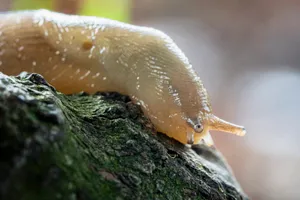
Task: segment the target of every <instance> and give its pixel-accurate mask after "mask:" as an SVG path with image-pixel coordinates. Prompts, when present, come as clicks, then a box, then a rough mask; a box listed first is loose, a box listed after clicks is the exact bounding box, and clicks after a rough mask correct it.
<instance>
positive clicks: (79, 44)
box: [0, 10, 245, 145]
mask: <svg viewBox="0 0 300 200" xmlns="http://www.w3.org/2000/svg"><path fill="white" fill-rule="evenodd" d="M0 71H1V72H3V73H5V74H8V75H17V74H19V73H20V72H22V71H27V72H34V73H39V74H41V75H43V76H44V77H45V79H46V80H47V81H48V82H49V83H50V84H52V85H53V86H54V87H55V88H57V90H59V91H60V92H63V93H66V94H70V93H75V92H80V91H85V92H88V93H95V92H97V91H115V92H119V93H121V94H124V95H128V96H130V98H131V99H132V100H133V101H134V102H135V103H137V104H140V105H141V107H142V109H143V112H144V113H145V115H146V116H147V117H149V119H150V120H151V122H152V123H153V125H154V126H155V128H156V130H157V131H159V132H162V133H165V134H167V135H168V136H169V137H172V138H175V139H176V140H178V141H180V142H181V143H183V144H197V143H199V142H201V140H205V141H206V143H207V144H209V145H210V144H212V140H211V137H210V135H209V130H219V131H225V132H229V133H233V134H236V135H244V134H245V129H244V128H243V127H242V126H237V125H234V124H231V123H229V122H226V121H224V120H221V119H219V118H218V117H216V116H214V115H213V114H212V110H211V106H210V102H209V99H208V94H207V91H206V89H205V88H204V86H203V84H202V82H201V80H200V78H199V76H198V75H197V74H196V72H195V71H194V70H193V68H192V66H191V64H190V63H189V61H188V59H187V58H186V56H185V55H184V53H183V52H182V51H181V50H180V49H179V48H178V46H177V45H176V44H175V43H174V42H173V40H172V39H171V38H170V37H168V36H167V35H166V34H164V33H162V32H161V31H158V30H155V29H152V28H147V27H140V26H133V25H129V24H125V23H121V22H117V21H113V20H109V19H103V18H97V17H85V16H74V15H65V14H60V13H55V12H51V11H47V10H37V11H23V12H9V13H4V14H1V15H0Z"/></svg>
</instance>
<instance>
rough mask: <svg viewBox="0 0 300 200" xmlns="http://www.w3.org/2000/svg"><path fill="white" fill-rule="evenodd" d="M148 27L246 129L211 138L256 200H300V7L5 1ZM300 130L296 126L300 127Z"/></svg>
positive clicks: (264, 2) (221, 110) (2, 3)
mask: <svg viewBox="0 0 300 200" xmlns="http://www.w3.org/2000/svg"><path fill="white" fill-rule="evenodd" d="M37 8H47V9H51V10H56V11H60V12H64V13H76V14H81V15H96V16H104V17H108V18H112V19H117V20H120V21H125V22H129V23H132V24H137V25H145V26H151V27H154V28H157V29H160V30H162V31H164V32H165V33H167V34H168V35H170V36H171V37H172V38H173V39H174V41H175V42H176V43H177V44H178V46H179V47H180V48H181V49H182V50H183V51H184V52H185V54H186V55H187V57H188V58H189V60H190V62H191V63H192V64H193V66H194V68H195V69H196V71H197V72H198V74H199V75H200V77H201V79H202V80H203V82H204V84H205V86H206V88H207V89H208V91H209V94H210V97H211V100H212V106H213V109H214V113H215V114H216V115H218V116H219V117H221V118H224V119H226V120H228V121H231V122H234V123H237V124H241V125H244V126H245V127H246V129H247V135H246V136H245V137H243V138H241V137H236V136H233V135H229V134H225V133H218V132H213V138H214V140H215V143H216V146H217V148H218V149H219V150H220V151H221V152H222V153H223V154H224V156H225V157H226V159H227V160H228V162H229V164H230V166H231V167H232V169H233V171H234V173H235V175H236V177H237V179H238V181H239V182H240V184H241V186H242V188H243V189H244V190H245V192H246V193H247V194H248V195H249V196H250V198H251V199H255V200H265V199H300V190H299V189H298V186H299V185H300V173H299V169H300V131H299V128H298V125H300V116H299V115H300V0H243V1H239V0H226V1H221V0H185V1H183V0H164V1H161V0H64V1H62V0H0V10H1V11H6V10H19V9H37ZM298 123H299V124H298Z"/></svg>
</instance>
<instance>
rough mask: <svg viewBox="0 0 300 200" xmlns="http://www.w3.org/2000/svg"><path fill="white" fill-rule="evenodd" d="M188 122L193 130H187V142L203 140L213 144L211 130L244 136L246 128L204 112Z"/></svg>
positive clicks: (194, 142) (192, 142)
mask: <svg viewBox="0 0 300 200" xmlns="http://www.w3.org/2000/svg"><path fill="white" fill-rule="evenodd" d="M187 124H188V125H189V127H190V128H191V129H192V130H188V131H187V132H186V135H187V139H186V140H187V142H186V143H187V144H198V143H200V141H201V140H204V142H205V143H206V144H207V145H209V146H211V145H213V141H212V138H211V136H210V133H209V131H210V130H216V131H222V132H227V133H232V134H235V135H238V136H244V135H245V134H246V130H245V128H244V127H243V126H239V125H236V124H233V123H230V122H227V121H225V120H222V119H220V118H218V117H217V116H215V115H213V114H204V115H202V116H200V117H198V118H197V119H196V120H191V119H190V118H188V119H187Z"/></svg>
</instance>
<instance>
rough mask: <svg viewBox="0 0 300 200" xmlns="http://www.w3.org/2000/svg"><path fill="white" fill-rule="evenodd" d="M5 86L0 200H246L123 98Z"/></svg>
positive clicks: (30, 83) (198, 150)
mask: <svg viewBox="0 0 300 200" xmlns="http://www.w3.org/2000/svg"><path fill="white" fill-rule="evenodd" d="M6 79H8V77H7V76H4V75H2V76H1V75H0V118H1V119H2V120H1V122H0V133H1V134H0V136H1V138H0V139H1V140H0V150H1V152H8V153H7V154H5V155H6V156H4V157H1V158H0V159H1V170H0V173H1V177H3V178H4V179H3V180H4V181H1V186H2V188H4V189H2V190H1V197H2V199H30V200H34V199H216V200H217V199H247V197H246V196H245V195H244V193H243V192H242V190H241V189H240V188H239V186H238V184H237V183H236V181H235V179H234V177H233V176H232V174H231V173H230V172H229V171H228V169H227V167H226V164H224V161H223V159H222V158H221V157H220V155H219V154H218V153H217V152H216V151H214V150H212V149H208V148H207V147H205V146H198V147H195V148H192V149H191V148H189V147H186V146H184V145H182V144H179V143H178V142H176V141H173V140H171V139H170V138H168V137H166V136H165V135H162V134H156V133H154V132H152V131H151V130H150V129H148V128H146V126H145V124H146V123H148V121H147V119H146V118H145V117H144V116H143V114H142V112H141V111H140V109H139V107H137V106H135V105H133V104H132V103H131V102H130V101H129V100H128V98H127V97H124V96H121V95H118V94H116V93H101V94H97V95H86V94H84V93H82V94H77V95H69V96H66V95H63V94H60V93H57V92H56V91H55V90H53V89H52V88H51V87H49V86H48V85H47V83H45V82H44V81H43V79H41V77H39V76H38V75H24V76H22V77H19V78H12V81H7V80H6ZM3 83H6V84H3ZM18 83H19V84H18ZM20 83H21V84H20ZM8 84H9V85H11V86H13V87H15V89H14V90H10V89H11V88H12V87H7V86H8ZM36 85H38V86H36ZM29 87H30V88H31V89H30V90H28V88H29ZM35 87H38V90H37V89H35ZM16 88H17V89H16ZM7 94H9V95H7ZM12 99H13V100H12ZM3 186H4V187H3Z"/></svg>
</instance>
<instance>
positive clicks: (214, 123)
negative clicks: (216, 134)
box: [208, 115, 246, 136]
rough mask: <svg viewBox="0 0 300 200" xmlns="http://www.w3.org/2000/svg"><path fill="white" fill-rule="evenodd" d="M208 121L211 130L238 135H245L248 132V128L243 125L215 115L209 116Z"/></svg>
mask: <svg viewBox="0 0 300 200" xmlns="http://www.w3.org/2000/svg"><path fill="white" fill-rule="evenodd" d="M208 122H209V130H215V131H222V132H227V133H232V134H235V135H238V136H244V135H245V134H246V130H245V128H244V127H243V126H239V125H236V124H232V123H230V122H227V121H225V120H223V119H220V118H218V117H217V116H215V115H210V116H209V118H208Z"/></svg>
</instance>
